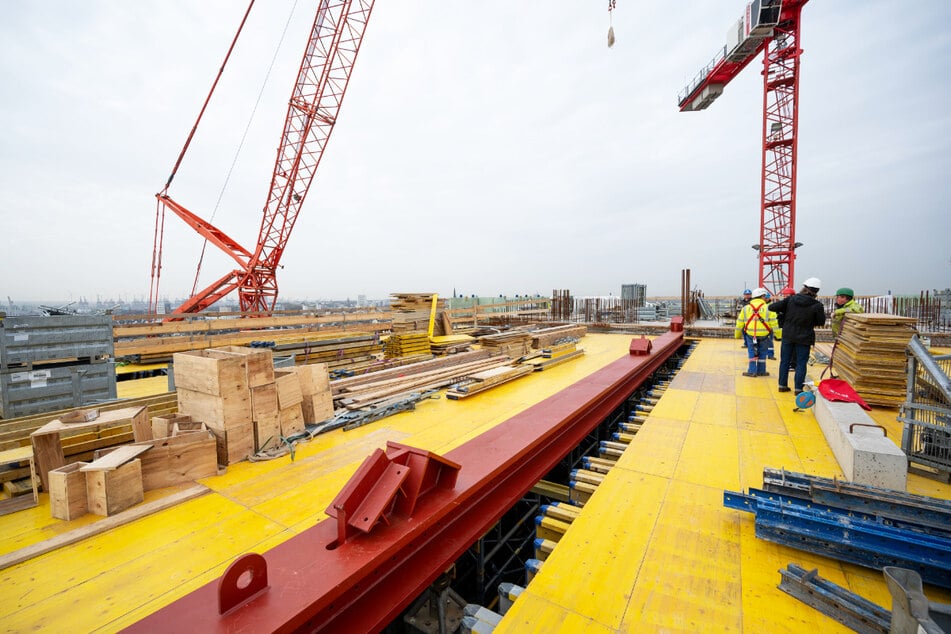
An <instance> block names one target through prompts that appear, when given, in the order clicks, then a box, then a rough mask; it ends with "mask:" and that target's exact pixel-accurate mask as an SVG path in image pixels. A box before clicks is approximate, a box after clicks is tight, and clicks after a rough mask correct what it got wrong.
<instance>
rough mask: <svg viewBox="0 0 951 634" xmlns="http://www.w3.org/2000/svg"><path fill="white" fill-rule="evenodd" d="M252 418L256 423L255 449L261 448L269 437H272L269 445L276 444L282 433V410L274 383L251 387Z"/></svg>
mask: <svg viewBox="0 0 951 634" xmlns="http://www.w3.org/2000/svg"><path fill="white" fill-rule="evenodd" d="M251 420H252V422H253V423H254V450H255V451H258V450H260V449H261V448H262V446H263V445H264V443H266V442H268V439H271V441H270V442H269V443H268V446H269V447H274V446H276V444H277V437H278V436H280V434H281V412H280V409H279V408H278V406H277V386H276V385H275V384H274V383H269V384H267V385H260V386H257V387H252V388H251Z"/></svg>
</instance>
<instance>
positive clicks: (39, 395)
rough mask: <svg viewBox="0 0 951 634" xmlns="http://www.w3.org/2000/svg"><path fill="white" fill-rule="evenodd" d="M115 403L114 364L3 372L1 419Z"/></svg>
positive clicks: (0, 405)
mask: <svg viewBox="0 0 951 634" xmlns="http://www.w3.org/2000/svg"><path fill="white" fill-rule="evenodd" d="M114 400H116V370H115V364H114V363H113V362H112V361H95V362H92V363H73V364H68V365H50V366H47V367H45V368H42V369H32V370H22V371H19V372H0V418H14V417H16V416H28V415H30V414H41V413H43V412H52V411H55V410H58V409H66V408H69V407H83V406H87V405H95V404H97V403H103V402H105V401H114Z"/></svg>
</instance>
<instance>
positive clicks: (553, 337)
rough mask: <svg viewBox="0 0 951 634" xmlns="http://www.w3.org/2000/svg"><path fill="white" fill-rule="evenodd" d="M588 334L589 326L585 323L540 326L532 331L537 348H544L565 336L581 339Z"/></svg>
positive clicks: (533, 342)
mask: <svg viewBox="0 0 951 634" xmlns="http://www.w3.org/2000/svg"><path fill="white" fill-rule="evenodd" d="M586 334H588V327H587V326H585V325H584V324H565V325H563V326H550V327H547V328H540V329H538V330H533V331H532V347H533V348H535V349H536V350H542V349H543V348H548V347H549V346H551V345H552V344H554V343H555V342H557V341H561V340H564V339H565V338H568V337H572V338H574V339H581V338H582V337H584V336H585V335H586Z"/></svg>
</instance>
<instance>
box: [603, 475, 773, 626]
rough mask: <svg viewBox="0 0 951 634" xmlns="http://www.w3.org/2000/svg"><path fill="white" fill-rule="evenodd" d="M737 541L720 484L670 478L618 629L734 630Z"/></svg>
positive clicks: (737, 592) (738, 589)
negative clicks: (724, 504)
mask: <svg viewBox="0 0 951 634" xmlns="http://www.w3.org/2000/svg"><path fill="white" fill-rule="evenodd" d="M739 542H740V532H739V526H738V521H737V519H736V517H734V516H733V514H732V513H730V512H729V510H728V509H724V508H723V492H722V490H721V489H719V488H718V487H706V486H702V485H697V484H692V483H687V482H678V481H676V480H674V481H671V483H670V486H669V488H668V492H667V498H666V500H665V503H664V507H663V508H662V509H661V510H660V513H659V516H658V519H657V523H656V525H655V527H654V531H653V535H652V536H651V540H650V543H649V545H648V548H647V552H646V553H645V557H644V561H643V563H642V565H641V568H640V572H639V574H638V577H637V585H636V586H635V587H634V588H633V589H632V590H631V598H630V603H629V605H628V608H627V611H626V613H625V617H624V621H623V624H622V627H621V629H620V631H631V632H633V631H637V632H640V631H670V632H697V631H718V632H731V631H740V627H741V621H740V619H741V615H740V612H739V610H738V607H739V605H740V601H741V583H742V579H741V577H740V561H739V553H740V544H739ZM765 631H768V630H765Z"/></svg>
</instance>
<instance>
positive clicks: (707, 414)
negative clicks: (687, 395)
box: [692, 392, 737, 427]
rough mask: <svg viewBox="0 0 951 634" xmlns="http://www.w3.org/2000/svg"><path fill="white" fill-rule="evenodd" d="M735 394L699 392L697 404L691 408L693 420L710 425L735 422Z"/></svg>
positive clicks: (733, 423) (731, 425)
mask: <svg viewBox="0 0 951 634" xmlns="http://www.w3.org/2000/svg"><path fill="white" fill-rule="evenodd" d="M736 407H737V405H736V395H735V394H733V393H732V392H730V393H729V394H720V393H706V392H703V393H700V394H699V396H698V397H697V406H696V407H695V408H694V410H693V419H692V420H693V422H696V423H707V424H712V425H726V426H729V427H733V426H734V425H735V424H736Z"/></svg>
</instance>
